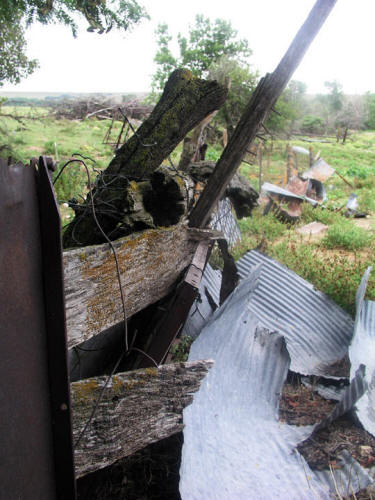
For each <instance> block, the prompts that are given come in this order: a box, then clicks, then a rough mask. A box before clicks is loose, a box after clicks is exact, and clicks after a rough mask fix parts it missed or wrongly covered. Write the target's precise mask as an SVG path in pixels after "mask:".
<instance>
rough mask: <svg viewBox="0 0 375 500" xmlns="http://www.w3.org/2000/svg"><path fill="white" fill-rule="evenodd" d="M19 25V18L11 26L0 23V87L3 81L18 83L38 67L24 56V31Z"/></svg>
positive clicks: (33, 61)
mask: <svg viewBox="0 0 375 500" xmlns="http://www.w3.org/2000/svg"><path fill="white" fill-rule="evenodd" d="M15 21H17V18H15ZM19 23H20V17H19V18H18V21H17V22H14V23H12V24H8V23H5V22H0V87H1V86H2V85H3V82H4V81H7V82H10V83H19V82H20V80H21V79H22V78H25V77H26V76H28V75H29V74H30V73H32V72H33V71H34V70H35V68H36V67H37V65H38V64H37V61H36V60H35V59H28V58H27V56H26V55H25V49H26V41H25V37H24V30H23V28H22V27H21V26H20V24H19Z"/></svg>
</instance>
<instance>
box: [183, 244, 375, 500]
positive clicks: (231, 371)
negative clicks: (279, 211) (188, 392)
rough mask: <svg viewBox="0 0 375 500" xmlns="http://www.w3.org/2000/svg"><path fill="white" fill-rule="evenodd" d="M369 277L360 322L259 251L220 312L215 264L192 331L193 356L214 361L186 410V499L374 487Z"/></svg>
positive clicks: (374, 325) (374, 321)
mask: <svg viewBox="0 0 375 500" xmlns="http://www.w3.org/2000/svg"><path fill="white" fill-rule="evenodd" d="M370 271H371V269H370V268H369V269H368V271H367V272H366V273H365V276H364V277H363V279H362V282H361V285H360V287H359V289H358V293H357V298H356V309H357V314H356V319H355V322H354V323H353V320H352V318H351V317H350V316H349V315H348V314H347V313H346V312H344V311H343V310H342V309H341V308H340V307H338V306H337V305H336V304H335V303H334V302H333V301H331V300H330V299H329V298H328V297H327V296H325V295H324V294H322V293H320V292H318V291H316V290H315V289H314V288H313V286H312V285H311V284H309V283H308V282H306V281H305V280H303V279H302V278H300V277H299V276H298V275H296V274H295V273H293V272H292V271H290V270H289V269H287V268H285V267H284V266H282V265H281V264H279V263H278V262H277V261H275V260H273V259H271V258H270V257H268V256H266V255H264V254H262V253H260V252H258V251H251V252H249V253H247V254H246V255H245V256H244V257H243V258H242V259H240V261H239V262H238V272H239V275H240V277H241V282H240V284H239V286H238V287H237V288H236V289H235V290H234V291H233V293H232V294H231V295H230V297H229V298H228V299H227V300H226V301H225V302H224V304H223V305H222V306H221V307H220V306H219V301H218V296H219V289H220V281H221V276H220V273H218V272H215V271H213V270H212V269H210V268H209V267H208V269H207V270H206V272H205V276H204V278H203V281H202V285H201V295H200V300H199V301H198V302H197V303H196V304H195V305H194V306H193V308H192V310H191V313H190V317H189V320H188V322H187V325H186V326H185V332H186V333H189V334H190V335H191V334H193V335H195V336H197V335H198V336H197V338H196V340H195V341H194V343H193V344H192V347H191V351H190V355H189V360H196V359H213V360H214V366H213V368H211V369H210V371H209V373H208V375H207V377H206V378H205V380H204V381H203V383H202V386H201V388H200V390H199V392H197V393H196V395H195V396H194V401H193V403H192V405H191V406H189V407H188V408H185V410H184V423H185V430H184V445H183V450H182V463H181V469H180V475H181V480H180V492H181V497H182V498H183V499H193V498H249V492H251V497H252V498H270V497H272V498H289V499H291V498H295V499H301V498H306V499H307V498H317V497H318V498H332V495H339V497H340V498H342V497H348V496H350V495H352V494H353V493H356V492H358V491H359V490H361V489H363V488H366V487H367V486H369V485H371V484H372V483H373V473H374V471H373V470H371V466H372V465H373V464H374V462H375V439H374V438H373V436H375V412H374V409H373V408H374V398H375V392H374V378H375V362H374V352H375V302H370V301H365V300H364V296H365V290H366V285H367V281H368V278H369V274H370ZM198 324H199V326H198ZM202 324H203V325H202ZM197 330H201V331H200V333H199V332H197ZM287 381H288V383H286V382H287ZM297 382H298V383H297ZM305 386H306V387H305ZM307 387H308V388H307ZM323 398H324V399H323ZM280 401H281V407H280V410H279V405H280Z"/></svg>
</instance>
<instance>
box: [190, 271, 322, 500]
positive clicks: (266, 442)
mask: <svg viewBox="0 0 375 500" xmlns="http://www.w3.org/2000/svg"><path fill="white" fill-rule="evenodd" d="M259 270H260V269H259ZM258 277H259V272H258V273H257V272H254V273H253V275H252V276H251V277H250V278H249V279H246V280H243V281H242V282H241V283H240V285H239V286H238V287H237V288H236V289H235V290H234V292H233V293H232V295H231V296H230V297H229V298H228V299H227V301H226V302H225V303H224V304H223V305H222V306H221V308H220V309H218V310H217V311H216V312H215V314H214V315H213V317H212V318H211V320H210V321H209V323H208V324H207V325H206V327H205V328H204V329H203V331H202V333H201V334H200V336H199V337H198V338H197V339H196V341H195V342H194V343H193V345H192V348H191V351H190V356H189V360H194V359H213V360H214V366H213V368H212V369H211V370H210V372H209V374H208V375H207V377H206V378H205V380H204V381H203V383H202V386H201V388H200V390H199V392H198V393H196V394H195V395H194V401H193V403H192V404H191V405H190V406H189V407H187V408H185V410H184V424H185V429H184V445H183V449H182V462H181V469H180V477H181V480H180V493H181V498H182V499H183V500H193V499H194V500H197V499H201V498H202V499H203V498H204V499H206V500H211V499H212V500H213V499H215V500H217V499H223V500H224V499H230V498H233V499H234V498H235V499H248V498H256V499H261V498H264V499H265V498H270V492H272V493H271V494H272V498H280V499H286V498H288V500H297V499H298V500H301V499H316V498H320V499H328V498H330V496H329V492H328V488H326V487H325V486H324V485H321V484H320V483H319V482H318V480H317V479H316V477H315V474H314V473H313V471H311V470H310V468H309V466H308V465H307V463H306V462H305V461H304V459H303V458H302V457H301V455H299V453H298V452H297V451H294V449H295V446H296V444H297V443H298V442H299V441H301V440H303V439H304V438H306V437H307V436H308V435H309V434H310V432H311V426H309V427H308V428H296V427H293V426H289V425H287V424H283V423H281V422H279V421H278V405H279V398H280V393H281V390H282V386H283V384H284V381H285V379H286V376H287V372H288V368H289V363H290V359H289V355H288V352H287V349H286V346H285V341H284V339H283V337H282V336H281V335H279V334H278V333H271V332H269V331H268V330H266V329H264V328H262V327H259V325H258V321H257V319H256V317H255V316H254V315H253V314H252V308H251V306H250V302H251V296H252V294H253V293H254V289H255V288H256V286H257V280H258Z"/></svg>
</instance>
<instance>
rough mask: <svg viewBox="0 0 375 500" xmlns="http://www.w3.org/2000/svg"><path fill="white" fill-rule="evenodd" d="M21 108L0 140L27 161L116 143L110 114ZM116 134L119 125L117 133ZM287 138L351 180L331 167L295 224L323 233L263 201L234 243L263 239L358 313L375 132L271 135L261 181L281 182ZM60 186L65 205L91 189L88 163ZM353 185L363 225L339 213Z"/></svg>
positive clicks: (105, 157)
mask: <svg viewBox="0 0 375 500" xmlns="http://www.w3.org/2000/svg"><path fill="white" fill-rule="evenodd" d="M18 110H19V111H17V112H18V113H19V114H22V116H27V118H25V119H21V120H19V121H15V120H12V119H10V118H3V119H2V120H3V123H5V124H6V126H7V128H8V131H9V132H8V134H5V133H4V132H2V128H4V127H1V123H0V144H4V143H8V144H10V145H11V147H12V149H13V152H14V153H13V154H14V157H15V159H17V160H21V161H23V162H27V161H28V160H29V159H30V158H31V157H33V156H39V155H41V154H46V155H48V156H52V157H53V158H54V159H55V160H56V161H57V162H58V165H59V166H62V165H63V164H64V163H65V162H66V161H67V160H68V159H69V158H70V156H71V155H72V154H73V153H80V154H82V155H84V156H87V157H90V158H92V159H93V162H88V163H89V164H90V166H92V167H95V168H97V169H102V168H104V167H105V166H106V165H108V163H109V161H110V160H111V158H112V157H113V149H112V147H111V146H109V145H107V144H104V143H103V139H104V137H105V134H106V132H107V130H108V127H109V124H110V122H109V120H97V119H91V120H86V121H68V120H54V119H51V118H50V117H45V118H43V119H38V114H39V115H42V116H43V115H45V113H46V109H45V108H39V109H38V108H36V109H35V108H33V109H32V110H31V109H30V110H29V109H27V108H18ZM13 111H14V110H13ZM3 112H7V113H10V112H12V111H11V110H10V108H9V107H7V108H3ZM119 126H120V124H118V127H119ZM117 132H118V129H117ZM115 138H116V132H114V134H113V140H115ZM326 141H329V142H326ZM288 144H292V145H294V146H302V147H304V148H308V147H309V145H312V147H313V153H314V155H316V154H317V153H318V152H320V157H321V158H323V159H324V160H325V161H326V162H327V163H329V164H330V165H331V166H332V167H334V168H335V169H336V171H337V172H338V173H339V174H341V176H344V177H345V179H346V180H347V181H348V182H349V183H350V184H351V185H352V187H350V186H349V185H348V184H347V183H345V182H344V181H343V180H342V178H341V177H339V175H337V174H334V175H333V176H332V177H331V178H330V179H329V180H328V181H327V182H326V183H325V185H326V189H327V193H328V202H327V203H326V206H325V208H324V209H320V208H318V209H312V208H311V207H310V206H306V207H304V210H303V214H302V217H301V220H300V222H299V223H298V225H297V227H299V226H302V225H304V224H307V223H309V222H312V221H314V220H316V221H320V222H323V223H324V224H326V225H327V226H328V227H329V229H328V232H327V233H325V235H324V237H323V238H320V239H314V238H309V239H306V237H302V236H301V235H299V234H298V233H297V232H296V226H289V225H286V224H284V223H282V222H280V221H279V220H277V218H276V217H275V216H274V215H273V214H270V215H268V216H263V215H262V211H263V207H259V208H258V209H256V210H255V211H254V212H253V216H252V217H251V218H247V219H243V220H241V221H240V227H241V231H242V235H243V240H242V243H241V245H239V246H238V247H237V248H235V249H234V254H235V257H236V258H239V257H240V256H241V255H242V254H243V253H244V252H245V251H247V250H248V249H251V248H254V247H256V246H259V245H261V247H262V249H264V251H266V253H268V254H269V255H271V256H273V257H275V258H277V259H278V260H280V261H281V262H283V263H284V264H286V265H287V266H288V267H290V268H291V269H293V270H295V271H296V272H297V273H298V274H300V275H301V276H303V277H304V278H306V279H308V280H309V281H311V282H312V283H313V284H314V286H315V287H316V288H318V289H320V290H322V291H324V292H326V293H327V294H329V295H330V296H331V297H332V298H333V299H334V300H335V301H336V302H337V303H338V304H340V305H341V306H342V307H344V308H345V309H346V310H348V311H350V312H351V313H354V299H355V291H356V288H357V286H358V284H359V282H360V278H361V276H362V274H363V272H364V270H365V269H366V267H367V266H369V265H372V264H374V260H375V259H374V238H375V225H374V220H375V219H374V216H375V132H360V133H353V134H351V135H350V136H349V137H348V139H347V141H346V143H345V144H341V143H337V142H336V138H324V140H322V142H313V143H307V142H304V141H303V140H301V137H298V138H295V139H293V140H291V141H288V142H287V141H285V140H274V141H271V140H268V141H267V142H266V143H265V146H264V152H263V161H262V164H263V177H262V181H267V182H272V183H276V184H281V183H282V182H283V179H284V178H285V172H286V162H287V145H288ZM180 152H181V146H179V147H178V148H177V149H176V151H175V152H174V153H173V154H172V158H173V159H174V160H175V161H177V160H178V157H179V154H180ZM220 154H221V149H220V147H210V148H209V149H208V152H207V158H208V159H211V160H214V161H215V160H217V159H218V158H219V156H220ZM248 159H250V158H248ZM252 161H253V159H252ZM307 168H308V159H307V157H303V156H302V157H300V158H298V170H299V171H301V172H303V171H304V170H306V169H307ZM241 172H242V173H243V174H244V175H245V176H246V177H247V178H248V179H249V180H250V181H251V183H252V184H253V186H254V187H256V188H257V189H258V182H259V179H258V177H259V167H258V164H257V162H256V161H255V163H254V164H253V165H248V164H246V163H243V164H242V167H241ZM56 190H57V196H58V198H59V200H60V202H61V203H62V204H63V203H64V202H66V201H67V200H68V199H70V198H72V197H77V196H79V195H82V196H84V195H85V194H86V192H87V178H86V175H85V173H84V171H83V169H80V168H77V167H72V168H69V169H68V170H67V171H66V172H65V173H64V175H63V176H62V177H61V181H59V182H58V183H57V184H56ZM352 192H355V193H356V194H357V196H358V200H359V210H360V211H363V212H366V213H368V214H369V217H368V218H367V219H365V222H366V223H365V226H366V227H365V228H363V227H358V226H357V222H356V221H355V220H354V219H346V218H345V217H343V216H342V215H341V214H340V213H338V212H336V210H337V209H338V208H340V207H342V206H343V205H345V204H346V202H347V199H348V196H349V194H350V193H352ZM62 216H63V222H64V223H66V222H68V221H69V218H70V217H71V216H72V214H71V212H70V211H69V209H67V208H66V206H64V205H62ZM374 275H375V273H374ZM367 296H368V298H370V299H372V300H375V278H372V279H371V280H370V284H369V288H368V294H367Z"/></svg>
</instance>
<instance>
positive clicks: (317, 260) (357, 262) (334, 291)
mask: <svg viewBox="0 0 375 500" xmlns="http://www.w3.org/2000/svg"><path fill="white" fill-rule="evenodd" d="M268 253H269V255H271V257H273V258H275V259H277V260H279V261H280V262H281V263H283V264H284V265H286V266H287V267H289V268H290V269H292V270H293V271H295V272H296V273H297V274H299V275H300V276H302V277H303V278H304V279H306V280H307V281H310V283H312V284H313V285H314V286H315V288H317V289H318V290H321V291H322V292H324V293H326V294H327V295H329V296H330V297H331V298H332V299H333V300H334V301H335V302H336V303H337V304H339V305H340V306H341V307H343V308H344V309H346V310H347V311H348V312H350V313H351V314H354V312H355V306H354V303H355V294H356V291H357V288H358V286H359V284H360V282H361V278H362V276H363V273H364V272H365V270H366V269H367V267H368V266H370V265H373V264H374V261H373V257H372V256H369V255H365V254H354V255H353V254H352V253H351V252H348V251H345V250H342V251H336V252H334V253H332V252H329V251H327V250H325V249H324V248H321V247H318V246H314V245H305V244H303V242H302V240H298V238H289V239H288V240H283V241H281V242H280V243H278V244H276V245H275V246H273V247H271V248H269V249H268ZM367 297H368V298H369V299H370V300H375V276H371V278H370V281H369V285H368V289H367Z"/></svg>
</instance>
